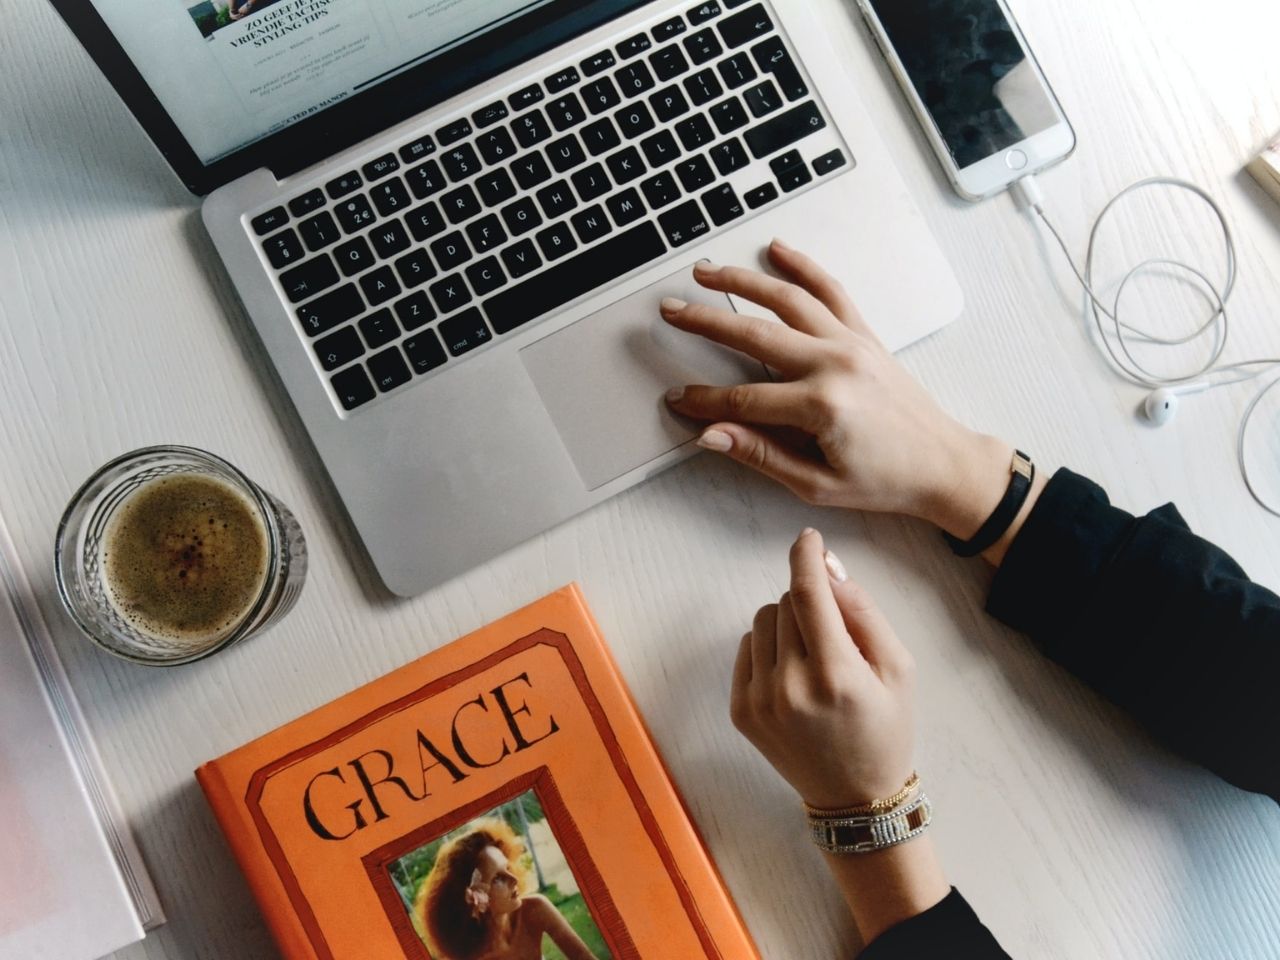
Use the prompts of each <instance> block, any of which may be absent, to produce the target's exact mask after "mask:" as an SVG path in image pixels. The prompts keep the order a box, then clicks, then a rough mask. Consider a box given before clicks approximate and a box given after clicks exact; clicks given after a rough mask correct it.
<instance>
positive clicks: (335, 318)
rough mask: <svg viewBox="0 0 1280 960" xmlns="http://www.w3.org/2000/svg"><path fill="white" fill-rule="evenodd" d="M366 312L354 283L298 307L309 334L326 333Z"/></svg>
mask: <svg viewBox="0 0 1280 960" xmlns="http://www.w3.org/2000/svg"><path fill="white" fill-rule="evenodd" d="M362 313H364V301H363V300H362V299H360V292H359V291H358V290H356V285H355V284H354V283H348V284H347V285H346V286H342V287H339V288H338V289H337V290H331V291H330V292H328V293H326V294H324V295H323V296H320V297H316V298H315V299H314V300H312V301H311V302H310V303H305V304H303V305H302V306H300V307H299V308H298V319H299V320H300V321H302V329H303V330H304V331H306V333H307V335H308V336H311V337H314V336H315V335H316V334H319V333H324V332H325V331H326V330H330V329H332V328H333V327H336V326H337V325H338V324H340V323H346V322H347V321H348V320H350V319H351V318H353V317H357V316H359V315H360V314H362Z"/></svg>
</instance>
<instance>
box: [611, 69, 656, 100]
mask: <svg viewBox="0 0 1280 960" xmlns="http://www.w3.org/2000/svg"><path fill="white" fill-rule="evenodd" d="M614 76H615V77H616V78H617V80H618V86H619V87H620V88H621V89H622V92H623V94H624V95H625V96H628V97H638V96H640V94H642V93H644V92H645V91H646V90H652V89H653V88H654V87H655V86H656V85H657V84H656V83H655V82H654V79H653V74H652V73H650V72H649V68H648V67H646V66H645V65H644V63H632V64H628V65H627V66H625V67H623V68H622V69H621V70H619V71H618V72H617V73H615V74H614Z"/></svg>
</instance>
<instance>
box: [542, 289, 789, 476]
mask: <svg viewBox="0 0 1280 960" xmlns="http://www.w3.org/2000/svg"><path fill="white" fill-rule="evenodd" d="M663 297H678V298H680V299H681V300H687V301H688V302H689V303H707V304H712V305H714V306H718V307H723V308H724V309H726V310H732V309H733V305H732V304H731V303H730V302H729V298H728V297H727V296H726V295H725V294H722V293H714V292H712V291H709V290H704V289H703V288H702V287H700V286H698V284H697V283H695V282H694V280H693V277H692V273H691V271H690V269H689V268H687V267H686V268H685V269H683V270H681V271H680V272H679V273H676V274H672V275H671V276H670V277H667V278H666V279H665V280H659V281H658V282H657V283H655V284H653V285H651V286H648V287H646V288H645V289H643V290H640V291H638V292H636V293H634V294H632V295H631V296H629V297H627V298H626V299H623V300H619V301H617V302H616V303H612V304H610V305H609V306H607V307H605V308H604V309H603V310H599V311H597V312H596V313H593V314H591V315H590V316H586V317H583V318H582V319H581V320H579V321H577V322H576V323H573V324H570V325H569V326H567V327H565V328H564V329H563V330H558V331H556V332H555V333H553V334H551V336H549V337H544V338H543V339H542V340H539V341H538V342H537V343H532V344H530V345H529V346H527V347H525V348H524V349H523V350H521V351H520V357H521V359H522V360H523V361H524V365H525V369H526V370H527V371H528V373H529V376H530V377H531V378H532V379H533V383H534V386H536V387H537V389H538V393H539V395H540V396H541V398H542V403H543V405H544V406H545V407H546V408H547V410H548V412H550V414H551V419H552V420H553V421H554V422H555V425H556V428H557V429H558V430H559V431H560V436H561V439H563V440H564V445H565V447H566V448H567V449H568V451H569V456H570V457H571V458H572V459H573V463H574V466H576V467H577V468H578V473H579V474H580V475H581V477H582V480H583V482H584V483H585V484H586V486H587V489H588V490H594V489H596V488H597V487H600V486H603V485H604V484H606V483H608V482H609V481H610V480H615V479H617V478H618V477H620V476H622V475H623V474H625V473H628V472H630V471H631V470H634V469H636V468H637V467H641V466H643V465H644V464H646V463H648V462H649V461H650V460H653V459H654V458H655V457H659V456H661V455H662V454H664V453H666V452H668V451H669V450H673V449H675V448H676V447H678V446H680V445H681V444H683V443H686V442H688V441H689V440H691V439H692V438H693V437H695V436H697V433H696V432H695V431H693V430H691V429H690V425H689V424H688V423H687V422H686V421H681V420H679V419H677V418H676V417H675V416H673V415H672V414H671V413H670V411H668V409H667V405H666V402H665V401H664V400H663V394H664V393H666V391H667V390H668V389H669V388H671V387H674V386H683V385H685V384H690V383H705V384H712V385H718V386H725V385H729V384H734V383H745V382H748V381H753V380H766V379H768V375H767V374H766V372H765V368H764V367H763V366H762V365H761V364H759V363H757V362H756V361H754V360H752V359H751V358H750V357H746V356H743V355H742V354H740V353H738V352H736V351H734V350H729V349H727V348H725V347H721V346H719V345H718V344H714V343H711V342H710V341H707V340H703V339H702V338H701V337H695V336H693V335H691V334H687V333H684V332H683V331H681V330H676V329H675V328H674V327H671V326H668V325H667V323H666V322H665V321H664V320H663V319H662V316H661V315H660V313H659V311H658V304H659V303H660V302H661V301H662V298H663Z"/></svg>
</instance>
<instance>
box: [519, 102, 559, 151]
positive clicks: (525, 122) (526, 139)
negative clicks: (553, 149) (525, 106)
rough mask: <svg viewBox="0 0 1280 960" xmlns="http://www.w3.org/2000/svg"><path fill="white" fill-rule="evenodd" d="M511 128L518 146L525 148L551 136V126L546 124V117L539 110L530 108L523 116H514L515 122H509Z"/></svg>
mask: <svg viewBox="0 0 1280 960" xmlns="http://www.w3.org/2000/svg"><path fill="white" fill-rule="evenodd" d="M511 129H512V130H513V131H514V132H515V135H516V140H518V141H519V142H520V146H522V147H526V148H528V147H533V146H536V145H538V144H539V143H541V142H542V141H543V140H549V139H550V138H551V127H549V126H547V118H546V117H544V116H543V115H542V111H541V110H531V111H530V112H529V113H526V114H524V115H523V116H519V117H516V119H515V122H514V123H513V124H511Z"/></svg>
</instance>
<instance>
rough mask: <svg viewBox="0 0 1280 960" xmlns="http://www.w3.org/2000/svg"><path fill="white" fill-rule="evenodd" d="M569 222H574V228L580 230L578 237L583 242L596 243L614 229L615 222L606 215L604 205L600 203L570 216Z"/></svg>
mask: <svg viewBox="0 0 1280 960" xmlns="http://www.w3.org/2000/svg"><path fill="white" fill-rule="evenodd" d="M569 222H570V223H572V224H573V229H574V230H576V231H577V232H578V239H579V240H581V241H582V242H583V243H594V242H595V241H597V240H599V239H600V238H601V237H603V236H606V235H608V234H609V233H611V232H612V231H613V224H611V223H610V222H609V218H608V217H607V216H605V212H604V207H602V206H600V205H599V204H597V205H596V206H594V207H588V208H587V209H586V210H583V211H582V212H581V213H575V214H574V215H573V216H572V217H570V218H569Z"/></svg>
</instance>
